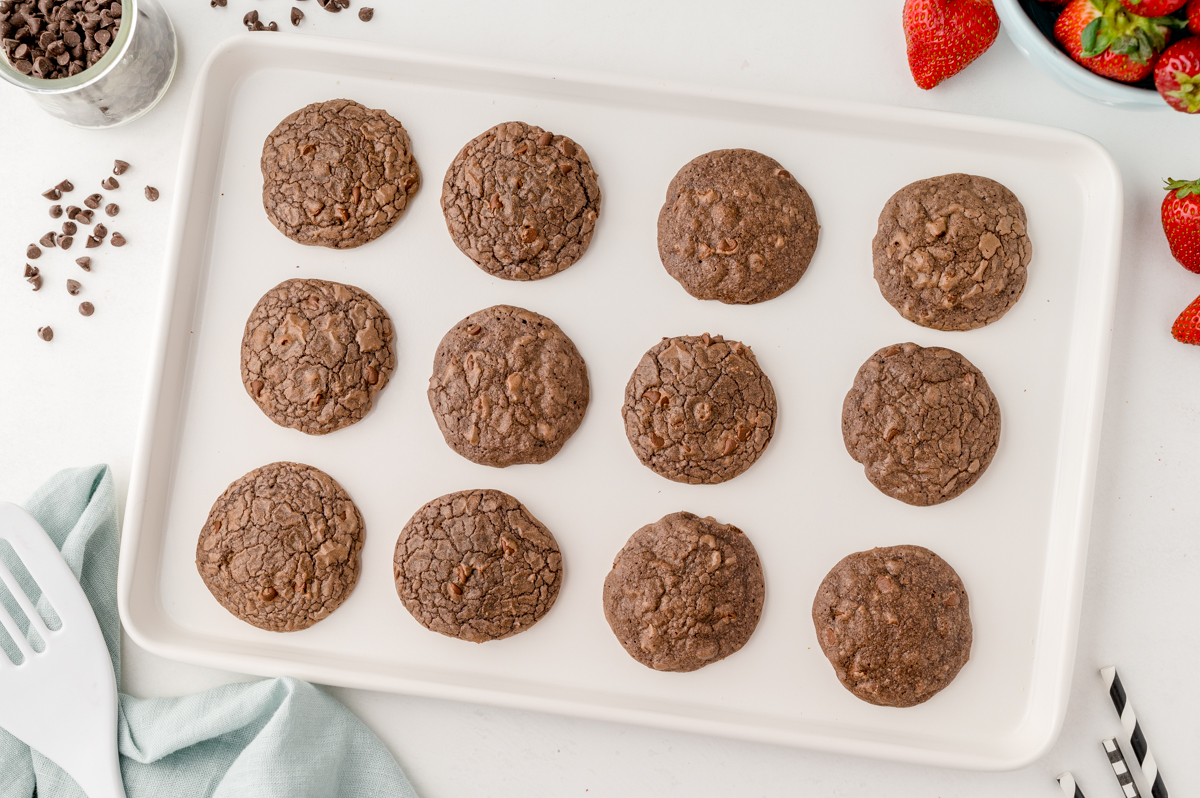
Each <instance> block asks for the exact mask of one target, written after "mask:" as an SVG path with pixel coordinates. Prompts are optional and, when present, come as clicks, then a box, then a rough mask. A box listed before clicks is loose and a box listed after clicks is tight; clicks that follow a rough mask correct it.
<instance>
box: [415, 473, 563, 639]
mask: <svg viewBox="0 0 1200 798" xmlns="http://www.w3.org/2000/svg"><path fill="white" fill-rule="evenodd" d="M393 574H394V576H395V577H396V592H397V593H398V594H399V595H400V600H401V601H403V602H404V606H405V608H407V609H408V611H409V612H411V613H412V616H413V617H414V618H416V619H417V621H418V622H419V623H420V624H421V625H422V626H424V627H425V628H426V629H432V630H433V631H435V632H441V633H442V634H444V635H446V636H447V637H457V638H459V639H462V640H470V641H471V642H472V643H483V642H486V641H488V640H499V639H501V638H504V637H509V636H510V635H515V634H516V633H517V632H523V631H525V630H526V629H528V628H529V627H531V626H533V625H534V624H535V623H537V622H538V621H539V620H541V618H542V616H543V615H545V614H546V613H547V612H549V611H550V607H552V606H553V605H554V599H556V598H557V597H558V588H559V586H560V585H561V584H562V554H561V553H560V552H559V550H558V543H557V541H555V540H554V535H552V534H550V530H549V529H546V527H544V526H543V525H542V523H541V522H540V521H538V520H537V519H536V518H534V517H533V514H532V513H530V512H529V510H527V509H525V506H524V505H522V504H521V503H520V502H519V501H517V500H516V499H514V498H513V497H512V496H509V495H508V494H507V493H501V492H500V491H498V490H464V491H459V492H458V493H449V494H447V495H445V496H442V497H441V498H440V499H434V500H433V501H431V502H429V504H426V505H425V506H424V507H422V508H421V509H420V510H418V511H417V512H416V514H414V515H413V517H412V518H410V519H409V521H408V523H407V524H405V525H404V529H403V530H401V532H400V538H399V540H397V541H396V556H395V561H394V567H393Z"/></svg>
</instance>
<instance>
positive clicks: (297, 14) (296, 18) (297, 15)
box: [292, 6, 304, 28]
mask: <svg viewBox="0 0 1200 798" xmlns="http://www.w3.org/2000/svg"><path fill="white" fill-rule="evenodd" d="M302 19H304V12H303V11H301V10H300V9H298V8H296V7H295V6H292V27H293V28H294V27H296V26H297V25H299V24H300V20H302Z"/></svg>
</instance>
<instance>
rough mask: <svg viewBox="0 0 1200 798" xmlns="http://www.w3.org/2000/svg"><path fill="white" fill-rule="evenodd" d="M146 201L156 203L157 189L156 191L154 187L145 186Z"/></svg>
mask: <svg viewBox="0 0 1200 798" xmlns="http://www.w3.org/2000/svg"><path fill="white" fill-rule="evenodd" d="M146 199H148V200H150V201H151V202H157V201H158V189H156V188H155V187H154V186H146Z"/></svg>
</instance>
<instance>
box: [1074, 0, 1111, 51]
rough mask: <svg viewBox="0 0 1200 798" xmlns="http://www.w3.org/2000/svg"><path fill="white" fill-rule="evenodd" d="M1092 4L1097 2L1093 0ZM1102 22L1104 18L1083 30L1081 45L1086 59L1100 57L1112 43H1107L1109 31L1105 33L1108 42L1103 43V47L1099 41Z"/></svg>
mask: <svg viewBox="0 0 1200 798" xmlns="http://www.w3.org/2000/svg"><path fill="white" fill-rule="evenodd" d="M1092 2H1096V0H1092ZM1102 20H1103V17H1096V18H1095V19H1093V20H1092V21H1091V22H1089V23H1088V24H1087V27H1086V28H1084V29H1083V33H1082V34H1080V37H1079V43H1080V44H1082V45H1083V55H1084V57H1086V58H1091V57H1093V56H1097V55H1100V53H1102V52H1104V51H1105V50H1107V49H1108V45H1109V44H1110V42H1109V41H1107V39H1109V35H1108V31H1107V30H1105V31H1104V34H1105V35H1104V38H1105V39H1106V41H1105V42H1104V43H1103V46H1101V44H1100V42H1098V41H1097V38H1098V34H1099V33H1100V23H1101V21H1102Z"/></svg>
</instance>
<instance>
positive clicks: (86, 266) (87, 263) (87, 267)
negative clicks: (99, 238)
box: [75, 255, 92, 272]
mask: <svg viewBox="0 0 1200 798" xmlns="http://www.w3.org/2000/svg"><path fill="white" fill-rule="evenodd" d="M75 262H76V263H78V264H79V268H81V269H83V270H84V271H85V272H90V271H91V270H92V259H91V258H89V257H88V256H87V255H84V256H83V257H82V258H76V259H75Z"/></svg>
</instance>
